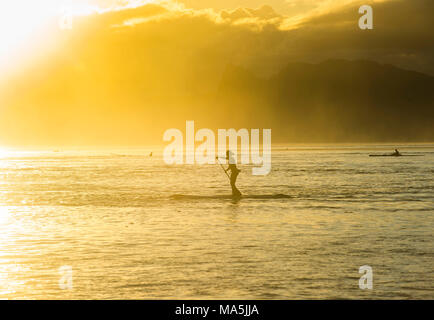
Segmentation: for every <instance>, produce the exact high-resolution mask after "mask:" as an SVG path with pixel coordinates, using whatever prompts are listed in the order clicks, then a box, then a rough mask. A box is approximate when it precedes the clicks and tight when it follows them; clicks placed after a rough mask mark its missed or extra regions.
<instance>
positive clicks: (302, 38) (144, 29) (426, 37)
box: [0, 0, 434, 141]
mask: <svg viewBox="0 0 434 320" xmlns="http://www.w3.org/2000/svg"><path fill="white" fill-rule="evenodd" d="M136 4H137V3H136ZM306 5H309V3H306ZM373 9H374V30H368V31H366V30H360V29H359V28H358V19H359V17H360V15H359V13H358V5H357V3H351V4H347V5H342V6H339V7H337V8H334V9H333V10H325V9H324V10H325V11H322V13H321V11H316V12H315V13H312V12H311V13H310V14H304V15H303V16H300V19H298V20H297V21H296V22H295V21H294V20H292V21H291V23H290V24H289V23H288V19H291V18H290V17H287V16H284V15H282V14H280V13H277V12H275V11H274V10H273V9H271V7H267V6H263V7H259V8H258V9H249V8H241V9H240V8H238V9H230V10H229V9H227V10H222V11H216V10H213V9H209V8H208V9H207V8H204V9H191V8H188V7H187V6H184V5H176V4H174V3H172V2H168V1H165V2H158V3H157V2H153V3H147V4H141V5H137V6H134V5H132V4H131V3H127V4H125V3H124V4H123V5H122V6H119V5H118V6H117V7H113V8H110V9H109V10H108V9H106V10H104V11H103V12H100V13H99V14H93V15H88V16H83V17H78V18H77V19H76V20H74V27H73V30H71V31H68V32H66V33H65V32H63V31H62V32H60V31H59V35H60V36H61V37H62V38H61V41H59V43H58V47H57V50H56V51H54V52H53V53H52V54H50V55H45V58H44V60H43V61H42V62H41V63H40V64H39V65H37V66H33V67H32V68H31V69H29V70H28V71H27V72H26V71H22V73H21V75H22V76H21V77H17V78H16V80H13V79H11V78H10V79H8V83H7V84H6V86H7V87H6V89H4V91H3V92H1V94H0V99H1V100H2V101H0V102H1V104H2V105H8V106H9V107H8V108H4V109H3V111H2V114H1V116H0V119H8V121H3V123H0V127H5V128H6V127H8V128H9V129H8V130H9V131H7V132H8V139H9V138H10V139H13V137H14V136H15V137H16V139H17V140H18V139H24V138H25V137H24V136H23V135H25V132H33V131H34V132H45V134H46V136H47V137H51V136H54V134H53V132H55V133H56V134H55V136H56V137H59V139H60V138H62V137H63V139H78V137H79V136H78V133H77V132H83V133H87V134H88V135H91V134H93V133H92V132H95V134H98V135H102V136H104V134H105V133H106V134H107V135H111V133H112V132H113V131H116V130H118V131H119V132H121V131H122V132H124V133H122V134H121V133H119V136H120V137H122V138H129V139H131V141H132V140H135V141H138V140H140V139H142V138H143V139H144V138H145V136H146V137H148V136H149V135H151V133H146V132H143V133H141V131H140V128H142V127H146V128H155V127H158V128H161V127H164V128H167V127H173V126H174V124H173V122H172V121H174V119H184V121H185V119H186V117H192V118H194V119H195V120H197V121H198V122H200V121H201V119H205V118H206V117H208V118H209V117H212V118H213V119H214V120H215V123H221V122H219V121H224V120H225V118H226V115H225V110H227V108H229V106H220V105H215V104H213V103H211V102H210V101H213V99H214V98H215V96H216V92H217V91H218V88H219V85H220V81H221V79H222V74H223V73H224V71H225V70H226V68H227V66H228V65H240V66H243V67H245V68H246V69H247V70H249V71H250V72H252V73H254V74H255V75H259V76H261V77H269V76H271V75H273V74H275V73H277V72H278V71H280V70H281V69H282V68H284V67H285V66H286V65H287V64H288V63H290V62H295V61H302V62H321V61H324V60H327V59H331V58H333V59H368V60H373V61H377V62H381V63H388V64H393V65H396V66H398V67H402V68H406V69H410V70H416V71H420V72H424V73H429V74H432V75H434V52H433V50H434V49H433V47H432V44H431V43H432V38H433V30H434V25H433V24H434V22H433V20H432V18H431V12H433V9H434V2H433V1H432V0H400V1H398V0H393V1H384V2H373ZM288 25H290V26H291V27H290V28H288ZM0 90H1V86H0ZM57 93H59V94H57ZM119 108H122V109H121V110H122V112H120V111H119V110H120V109H119ZM204 108H205V109H206V110H207V111H206V114H204V112H203V110H204ZM161 110H164V112H161ZM54 115H56V116H54ZM35 119H37V121H35ZM77 123H78V124H77ZM119 123H123V124H124V125H120V124H119ZM11 124H13V126H11ZM60 127H61V128H60ZM222 127H224V126H222ZM4 130H6V129H4ZM59 130H64V132H63V133H61V132H59ZM151 131H152V130H151ZM101 132H102V133H101ZM138 132H139V133H138ZM160 133H161V132H157V133H156V134H155V137H154V138H155V139H159V138H160V137H161V135H160ZM98 137H99V138H100V139H102V138H101V137H100V136H98ZM98 137H95V139H97V138H98ZM27 138H28V139H31V138H32V139H39V138H40V139H42V138H43V137H37V136H36V135H35V136H34V137H33V136H32V137H29V136H27ZM83 139H84V138H83Z"/></svg>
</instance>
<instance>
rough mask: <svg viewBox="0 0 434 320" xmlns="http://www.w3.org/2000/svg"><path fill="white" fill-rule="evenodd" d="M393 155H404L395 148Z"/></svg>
mask: <svg viewBox="0 0 434 320" xmlns="http://www.w3.org/2000/svg"><path fill="white" fill-rule="evenodd" d="M392 156H395V157H399V156H402V154H401V153H399V151H398V149H395V152H394V153H392Z"/></svg>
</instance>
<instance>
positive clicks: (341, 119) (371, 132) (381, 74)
mask: <svg viewBox="0 0 434 320" xmlns="http://www.w3.org/2000/svg"><path fill="white" fill-rule="evenodd" d="M218 100H219V102H220V103H231V104H235V105H238V107H239V109H240V110H243V111H245V110H246V109H247V110H250V113H255V114H257V115H259V116H260V117H259V118H260V119H262V121H266V122H268V123H269V124H272V125H273V128H274V129H275V132H276V133H278V134H277V138H278V139H279V140H282V141H298V142H354V141H366V142H369V141H434V128H433V123H434V77H431V76H428V75H425V74H422V73H418V72H414V71H407V70H403V69H399V68H396V67H394V66H391V65H381V64H378V63H375V62H371V61H345V60H328V61H325V62H322V63H319V64H308V63H290V64H288V65H287V67H286V68H284V69H283V70H281V71H280V72H279V73H277V74H276V75H274V76H272V77H270V78H268V79H263V78H259V77H256V76H255V75H254V73H253V72H250V71H248V70H246V69H244V68H241V67H237V66H233V65H231V66H228V67H227V68H226V71H225V72H224V74H223V77H222V81H221V83H220V86H219V89H218ZM249 106H250V107H249ZM247 112H249V111H247ZM266 119H268V120H266Z"/></svg>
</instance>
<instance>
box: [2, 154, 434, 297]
mask: <svg viewBox="0 0 434 320" xmlns="http://www.w3.org/2000/svg"><path fill="white" fill-rule="evenodd" d="M151 150H152V149H150V148H143V149H119V150H115V149H110V150H108V149H107V150H105V149H98V150H66V151H65V150H59V151H58V152H55V151H54V150H42V151H13V152H12V151H10V152H3V153H2V154H1V155H0V298H3V299H168V298H171V299H433V298H434V259H433V258H434V237H433V231H434V216H433V215H434V179H433V177H434V145H413V146H411V145H406V146H400V151H402V152H403V153H411V154H418V155H421V156H420V157H401V158H394V157H379V158H370V157H369V156H368V155H369V154H370V153H383V152H390V150H393V147H392V146H380V145H369V146H355V145H353V146H351V145H346V146H317V147H315V146H304V147H300V146H275V147H274V148H273V152H272V172H271V173H270V174H269V175H268V176H252V174H251V166H248V165H241V166H240V168H241V169H242V172H241V174H240V176H239V178H238V182H237V185H238V187H239V189H240V190H241V192H242V193H243V194H245V195H248V196H249V197H246V198H244V199H241V200H239V201H235V200H232V199H230V198H229V197H226V196H225V195H228V194H230V187H229V183H228V179H227V177H226V176H225V175H224V173H223V171H222V169H221V168H220V167H219V166H218V165H206V166H198V165H177V166H169V165H166V164H165V163H164V162H163V160H162V156H161V150H157V149H154V150H152V151H154V156H153V157H149V156H148V154H149V152H150V151H151ZM174 195H176V196H174ZM278 195H281V196H278ZM282 195H285V196H282ZM364 265H368V266H371V267H372V270H373V289H372V290H361V289H360V288H359V278H360V277H361V276H362V275H361V274H359V268H360V267H361V266H364ZM62 266H69V267H70V268H71V269H70V270H72V274H71V278H70V279H72V282H70V284H71V286H70V287H69V289H68V288H66V289H65V287H64V286H61V284H63V283H64V282H62V281H63V280H62V279H64V274H63V273H62V272H59V268H61V267H62ZM62 288H63V289H62Z"/></svg>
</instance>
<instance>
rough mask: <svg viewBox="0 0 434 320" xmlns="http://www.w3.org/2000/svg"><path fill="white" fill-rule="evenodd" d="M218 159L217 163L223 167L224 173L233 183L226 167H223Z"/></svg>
mask: <svg viewBox="0 0 434 320" xmlns="http://www.w3.org/2000/svg"><path fill="white" fill-rule="evenodd" d="M215 158H216V159H217V162H218V163H219V165H220V167H222V169H223V171H224V172H225V173H226V176H227V177H228V179H229V181H231V177H229V174H228V172H227V171H226V170H225V167H223V165H222V164H221V162H220V160H219V158H218V157H215Z"/></svg>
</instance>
